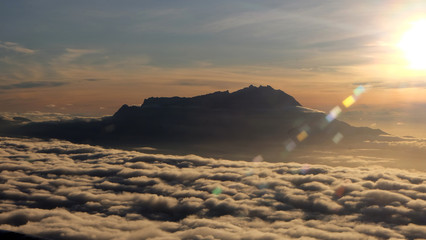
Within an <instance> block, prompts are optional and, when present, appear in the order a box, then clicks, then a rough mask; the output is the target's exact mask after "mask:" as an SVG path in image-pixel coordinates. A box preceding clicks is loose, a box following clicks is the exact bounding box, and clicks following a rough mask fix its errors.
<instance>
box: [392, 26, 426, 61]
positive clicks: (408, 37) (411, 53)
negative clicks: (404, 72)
mask: <svg viewBox="0 0 426 240" xmlns="http://www.w3.org/2000/svg"><path fill="white" fill-rule="evenodd" d="M398 47H399V48H401V50H402V51H403V52H404V55H405V57H406V58H407V60H408V61H409V62H410V68H412V69H426V19H422V20H419V21H416V22H414V23H413V24H412V27H411V28H410V29H409V30H408V31H406V32H405V33H404V35H403V36H402V38H401V41H400V42H399V44H398Z"/></svg>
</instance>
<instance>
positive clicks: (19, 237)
mask: <svg viewBox="0 0 426 240" xmlns="http://www.w3.org/2000/svg"><path fill="white" fill-rule="evenodd" d="M0 239H5V240H48V239H45V238H39V237H34V236H30V235H26V234H22V233H17V232H12V231H6V230H0Z"/></svg>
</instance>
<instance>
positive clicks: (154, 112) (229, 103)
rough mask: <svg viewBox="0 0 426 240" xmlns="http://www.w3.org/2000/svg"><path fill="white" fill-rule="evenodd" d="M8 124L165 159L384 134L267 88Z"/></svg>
mask: <svg viewBox="0 0 426 240" xmlns="http://www.w3.org/2000/svg"><path fill="white" fill-rule="evenodd" d="M15 125H17V126H18V127H15V128H13V131H9V135H14V136H16V135H19V136H33V137H40V138H59V139H66V140H70V141H72V142H77V143H89V144H98V145H103V146H109V147H120V148H134V147H141V146H149V147H154V148H158V149H160V150H161V151H162V152H167V153H181V154H189V153H195V154H200V155H208V156H216V157H218V156H222V157H227V158H239V157H241V156H244V155H245V154H249V155H251V154H253V153H254V152H264V151H266V152H272V150H273V149H282V148H283V144H284V142H286V141H294V142H295V143H297V144H298V145H307V146H309V145H315V146H327V145H330V144H334V145H335V143H334V142H333V141H332V139H333V138H334V137H335V136H336V134H340V135H342V136H344V138H343V140H342V141H346V142H347V143H349V142H362V141H365V140H371V139H374V138H376V137H377V136H379V135H380V134H384V132H382V131H380V130H374V129H370V128H359V127H353V126H350V125H348V124H346V123H344V122H341V121H338V120H335V121H332V122H328V121H327V120H326V119H325V114H324V113H323V112H320V111H316V110H312V109H308V108H304V107H302V106H301V104H300V103H299V102H297V101H296V100H295V99H294V98H293V97H292V96H290V95H288V94H286V93H284V92H283V91H281V90H275V89H273V88H272V87H270V86H266V87H263V86H260V87H254V86H249V87H247V88H244V89H241V90H238V91H236V92H232V93H229V92H228V91H225V92H215V93H211V94H207V95H202V96H196V97H191V98H181V97H171V98H165V97H161V98H153V97H152V98H148V99H145V101H144V102H143V104H142V105H141V106H128V105H123V106H122V107H121V108H120V109H119V110H118V111H117V112H116V113H115V114H114V115H113V116H111V117H105V118H103V119H100V120H91V121H86V120H79V119H76V120H72V121H59V122H42V123H35V122H31V123H27V124H23V123H22V121H20V122H19V124H18V123H15ZM303 132H304V133H303ZM302 142H303V143H302ZM237 153H238V154H237Z"/></svg>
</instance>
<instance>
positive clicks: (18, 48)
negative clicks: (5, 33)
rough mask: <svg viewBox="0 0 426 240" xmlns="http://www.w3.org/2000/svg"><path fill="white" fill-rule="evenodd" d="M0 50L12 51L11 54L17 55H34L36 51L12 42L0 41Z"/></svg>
mask: <svg viewBox="0 0 426 240" xmlns="http://www.w3.org/2000/svg"><path fill="white" fill-rule="evenodd" d="M0 48H3V49H6V50H9V51H13V52H17V53H25V54H34V53H35V52H36V51H35V50H32V49H29V48H25V47H23V46H21V45H20V44H19V43H14V42H2V41H0Z"/></svg>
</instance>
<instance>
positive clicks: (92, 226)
mask: <svg viewBox="0 0 426 240" xmlns="http://www.w3.org/2000/svg"><path fill="white" fill-rule="evenodd" d="M0 140H1V141H0V159H1V161H0V171H1V175H0V188H1V191H0V199H1V201H0V229H4V230H9V231H16V232H21V233H25V234H32V235H35V236H39V237H44V238H52V239H129V240H130V239H369V238H372V239H374V238H384V239H405V238H409V239H415V238H422V237H424V236H426V218H425V216H426V177H425V174H424V172H420V171H406V170H398V169H391V168H382V167H368V168H362V167H360V168H347V167H330V166H325V165H303V164H299V163H265V162H259V161H255V162H240V161H227V160H216V159H208V158H201V157H198V156H195V155H189V156H171V155H169V156H166V155H152V154H144V153H138V152H130V151H123V150H114V149H103V148H100V147H94V146H90V145H81V144H80V145H78V144H72V143H69V142H66V141H58V140H51V141H40V140H36V139H16V138H5V137H2V138H0ZM256 159H261V158H260V157H257V158H256Z"/></svg>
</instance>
